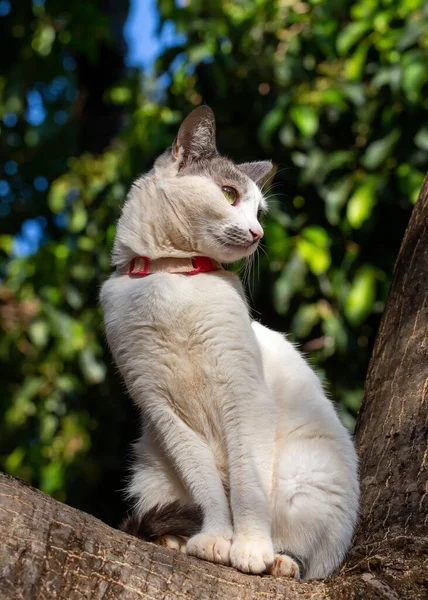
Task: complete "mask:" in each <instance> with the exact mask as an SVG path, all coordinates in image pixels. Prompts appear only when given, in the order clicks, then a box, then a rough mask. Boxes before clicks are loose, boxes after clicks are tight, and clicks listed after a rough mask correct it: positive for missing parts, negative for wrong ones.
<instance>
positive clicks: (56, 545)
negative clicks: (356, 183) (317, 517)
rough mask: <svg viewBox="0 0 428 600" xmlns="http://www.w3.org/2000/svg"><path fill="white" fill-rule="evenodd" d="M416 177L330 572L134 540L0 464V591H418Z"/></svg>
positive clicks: (425, 232)
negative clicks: (348, 527)
mask: <svg viewBox="0 0 428 600" xmlns="http://www.w3.org/2000/svg"><path fill="white" fill-rule="evenodd" d="M427 282H428V180H427V181H426V182H425V184H424V187H423V189H422V191H421V195H420V198H419V201H418V203H417V205H416V207H415V209H414V211H413V214H412V217H411V220H410V223H409V226H408V229H407V231H406V234H405V237H404V240H403V244H402V247H401V250H400V253H399V256H398V260H397V264H396V268H395V272H394V276H393V281H392V285H391V292H390V296H389V299H388V303H387V306H386V309H385V313H384V316H383V319H382V323H381V326H380V329H379V334H378V338H377V342H376V346H375V349H374V352H373V357H372V360H371V363H370V367H369V371H368V377H367V384H366V390H365V396H364V401H363V407H362V410H361V412H360V415H359V419H358V424H357V434H356V440H357V445H358V448H359V452H360V456H361V479H362V493H363V496H362V510H361V524H360V527H359V530H358V532H357V535H356V541H355V544H354V547H353V549H352V550H351V552H350V554H349V557H348V559H347V561H346V563H345V565H344V566H343V567H342V569H341V570H340V572H339V573H338V574H336V575H334V576H332V577H329V578H328V579H325V580H320V581H311V582H296V581H290V580H288V579H274V578H272V577H256V576H246V575H243V574H241V573H238V572H237V571H235V570H233V569H229V568H226V567H219V566H216V565H213V564H210V563H205V562H203V561H199V560H197V559H195V558H192V557H187V556H185V555H183V554H180V553H178V552H175V551H172V550H166V549H164V548H161V547H158V546H154V545H152V544H148V543H144V542H141V541H139V540H137V539H136V538H133V537H131V536H129V535H127V534H125V533H122V532H119V531H116V530H114V529H111V528H110V527H108V526H107V525H105V524H103V523H101V522H100V521H98V520H97V519H95V518H94V517H91V516H90V515H87V514H85V513H82V512H80V511H77V510H75V509H72V508H70V507H68V506H65V505H63V504H61V503H59V502H56V501H55V500H53V499H52V498H50V497H48V496H46V495H45V494H43V493H41V492H39V491H37V490H35V489H33V488H31V487H29V486H27V485H25V484H24V483H22V482H20V481H18V480H16V479H13V478H11V477H8V476H6V475H2V476H0V522H1V531H2V534H1V535H2V542H3V544H4V549H3V550H2V551H1V553H0V598H1V599H2V600H3V599H5V600H6V599H7V600H18V599H25V600H27V599H28V600H42V599H43V600H45V599H50V598H58V599H63V600H81V599H83V598H88V599H89V598H90V599H91V600H95V599H101V598H102V599H103V600H111V599H113V598H114V599H116V598H121V600H134V599H135V600H137V599H140V598H146V599H150V598H151V599H164V600H170V599H173V598H184V599H188V600H202V599H207V600H208V599H209V600H220V599H221V600H227V599H230V600H232V599H233V600H234V599H236V598H242V599H246V600H251V599H256V598H257V599H258V598H264V599H265V600H269V599H271V598H284V599H290V600H291V599H294V598H302V599H305V598H307V599H309V598H312V599H318V598H320V599H322V598H324V599H327V598H328V599H332V600H336V599H337V600H338V599H343V600H352V599H357V598H358V599H362V600H363V599H364V600H372V599H388V600H401V599H409V600H410V599H411V600H417V599H421V600H422V599H423V598H426V597H427V594H428V591H427V588H428V569H427V565H426V560H425V561H424V558H425V559H426V555H427V548H428V532H427V518H426V513H427V503H428V485H427V477H426V462H427V457H428V448H427V437H428V436H427V414H428V411H427V405H428V401H427V400H428V302H427V297H428V284H427Z"/></svg>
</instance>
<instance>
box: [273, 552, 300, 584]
mask: <svg viewBox="0 0 428 600" xmlns="http://www.w3.org/2000/svg"><path fill="white" fill-rule="evenodd" d="M268 574H269V575H273V576H274V577H293V578H294V579H300V569H299V565H298V564H297V563H296V561H295V560H293V559H292V558H290V557H289V556H287V555H285V554H275V558H274V561H273V563H272V566H271V567H270V568H269V569H268Z"/></svg>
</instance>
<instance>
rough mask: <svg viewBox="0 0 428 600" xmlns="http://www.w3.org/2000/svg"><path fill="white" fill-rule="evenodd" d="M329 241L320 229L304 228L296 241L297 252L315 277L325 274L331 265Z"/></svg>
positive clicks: (324, 232) (325, 233) (323, 230)
mask: <svg viewBox="0 0 428 600" xmlns="http://www.w3.org/2000/svg"><path fill="white" fill-rule="evenodd" d="M329 243H330V240H329V237H328V234H327V232H326V231H325V229H323V228H322V227H317V226H313V227H306V228H305V229H303V230H302V232H301V236H300V237H299V238H298V239H297V244H296V247H297V251H298V253H299V254H300V256H301V257H302V258H303V259H304V260H305V261H306V263H307V264H308V266H309V268H310V270H311V271H312V273H314V274H315V275H321V273H325V272H326V271H327V269H328V268H329V266H330V264H331V256H330V251H329V249H328V246H329Z"/></svg>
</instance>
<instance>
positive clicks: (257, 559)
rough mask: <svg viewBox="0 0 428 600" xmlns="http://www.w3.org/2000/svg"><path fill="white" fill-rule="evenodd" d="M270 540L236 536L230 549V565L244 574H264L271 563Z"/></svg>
mask: <svg viewBox="0 0 428 600" xmlns="http://www.w3.org/2000/svg"><path fill="white" fill-rule="evenodd" d="M273 558H274V556H273V546H272V540H271V539H270V538H259V537H252V536H245V535H242V536H238V537H236V538H235V539H234V540H233V544H232V548H231V549H230V564H231V565H232V567H235V569H239V570H240V571H243V572H244V573H254V574H257V573H265V572H266V571H268V570H269V569H270V567H271V565H272V563H273Z"/></svg>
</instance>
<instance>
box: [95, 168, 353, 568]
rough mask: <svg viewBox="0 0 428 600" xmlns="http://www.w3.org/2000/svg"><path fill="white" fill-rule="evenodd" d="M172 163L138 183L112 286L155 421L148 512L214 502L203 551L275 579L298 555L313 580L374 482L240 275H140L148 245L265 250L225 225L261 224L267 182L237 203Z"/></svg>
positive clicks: (133, 490) (142, 494)
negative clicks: (230, 234)
mask: <svg viewBox="0 0 428 600" xmlns="http://www.w3.org/2000/svg"><path fill="white" fill-rule="evenodd" d="M171 161H172V162H170V163H168V161H167V160H162V161H161V164H160V166H158V167H155V169H154V171H152V172H151V173H150V174H149V175H148V176H146V177H145V178H143V179H141V180H139V181H138V182H137V184H136V185H134V187H133V190H132V192H131V194H130V195H129V197H128V200H127V202H126V204H125V207H124V211H123V215H122V217H121V220H120V221H119V225H118V231H117V237H116V243H115V250H114V262H115V264H116V265H118V268H117V270H116V272H115V273H113V275H112V276H111V277H110V279H109V280H108V281H107V282H106V283H105V284H104V286H103V288H102V292H101V302H102V307H103V311H104V317H105V326H106V332H107V338H108V342H109V344H110V347H111V349H112V352H113V355H114V358H115V360H116V362H117V364H118V366H119V368H120V371H121V373H122V375H123V377H124V379H125V382H126V385H127V388H128V390H129V392H130V394H131V396H132V397H133V399H134V401H135V402H136V404H137V406H138V407H139V408H140V409H141V412H142V416H143V422H144V425H145V429H144V433H143V434H142V436H141V438H140V440H139V442H138V444H137V446H136V457H135V462H134V465H133V468H132V478H131V481H130V484H129V487H128V493H129V496H130V497H132V498H133V500H134V502H135V508H136V510H137V511H138V512H139V513H140V514H144V513H145V512H146V511H147V510H149V509H151V508H153V507H154V506H156V505H161V506H162V505H166V504H169V503H170V502H172V501H174V500H180V501H181V502H183V503H186V502H192V503H197V504H199V505H200V506H201V507H202V511H203V515H204V519H203V528H202V531H201V532H200V533H199V534H198V535H196V536H194V537H193V538H191V539H190V540H189V541H188V544H187V551H188V552H189V553H191V554H194V555H196V556H199V557H201V558H205V559H207V560H212V561H214V562H219V563H222V564H231V565H232V566H234V567H236V568H239V569H241V570H242V571H244V572H253V573H260V572H263V571H266V570H268V569H269V568H270V567H271V565H272V563H273V560H274V553H275V552H285V553H287V552H290V553H291V555H295V556H296V557H297V558H299V559H300V560H301V561H302V562H303V563H305V564H306V566H307V571H306V577H309V578H312V577H325V576H327V575H329V574H330V573H331V572H332V571H333V570H334V569H335V568H336V567H337V566H338V565H339V564H340V562H341V561H342V559H343V557H344V555H345V553H346V551H347V549H348V547H349V545H350V542H351V538H352V534H353V530H354V527H355V523H356V519H357V511H358V496H359V488H358V480H357V458H356V453H355V450H354V446H353V444H352V441H351V438H350V436H349V434H348V432H347V431H346V429H345V428H344V426H343V425H342V424H341V423H340V421H339V419H338V417H337V415H336V412H335V410H334V409H333V406H332V404H331V402H330V401H329V400H328V399H327V398H326V396H325V394H324V392H323V389H322V386H321V384H320V381H319V379H318V378H317V376H316V375H315V374H314V372H313V371H312V370H311V368H310V367H309V366H308V364H307V363H306V361H305V360H304V359H303V358H302V356H301V355H300V354H299V353H298V351H297V350H296V349H295V348H294V347H293V345H292V344H290V343H289V342H287V341H286V340H285V339H284V337H283V336H282V335H280V334H279V333H275V332H273V331H270V330H268V329H266V328H265V327H263V326H262V325H260V324H259V323H255V322H251V319H250V316H249V312H248V308H247V305H246V300H245V297H244V293H243V291H242V288H241V284H240V281H239V279H238V277H237V276H236V275H234V274H232V273H231V272H227V271H218V272H214V273H206V274H199V275H196V276H187V275H179V274H170V273H156V274H153V275H150V276H148V277H143V278H130V277H129V276H128V275H127V274H126V263H127V262H128V261H129V260H130V259H131V258H132V257H134V256H137V255H145V256H150V257H152V258H158V257H160V256H192V255H195V254H205V255H208V256H211V258H214V259H216V260H218V261H220V262H222V261H223V262H224V261H227V260H230V259H235V258H236V257H237V255H240V256H245V255H248V254H250V253H251V252H252V251H254V247H251V249H250V250H249V248H247V247H246V246H242V247H241V249H240V250H239V248H238V247H237V248H235V249H233V248H232V249H231V248H229V247H227V248H226V247H225V246H223V245H222V243H221V235H222V231H223V229H224V228H225V227H227V226H230V225H231V224H237V225H239V227H241V228H242V230H243V231H246V230H248V229H250V228H254V227H255V226H256V224H257V225H258V226H259V227H260V225H259V224H258V223H256V217H255V214H256V211H257V208H258V207H259V206H260V204H261V203H262V202H264V201H263V200H262V197H261V194H260V191H259V190H258V188H257V187H256V186H255V184H253V183H252V182H251V181H250V180H249V179H248V186H247V189H246V190H241V195H242V202H241V205H240V207H232V206H229V205H228V204H227V202H226V200H225V199H224V197H223V195H222V193H221V190H220V189H219V188H218V186H217V185H216V184H215V183H214V182H213V181H211V180H210V179H209V178H208V177H206V176H204V175H191V176H180V177H178V175H177V165H176V163H175V162H174V161H173V159H171ZM228 184H229V185H230V183H228V182H225V185H228ZM215 234H216V235H215ZM219 240H220V241H219ZM288 570H289V571H290V572H291V570H290V569H288ZM293 572H294V571H293Z"/></svg>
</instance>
